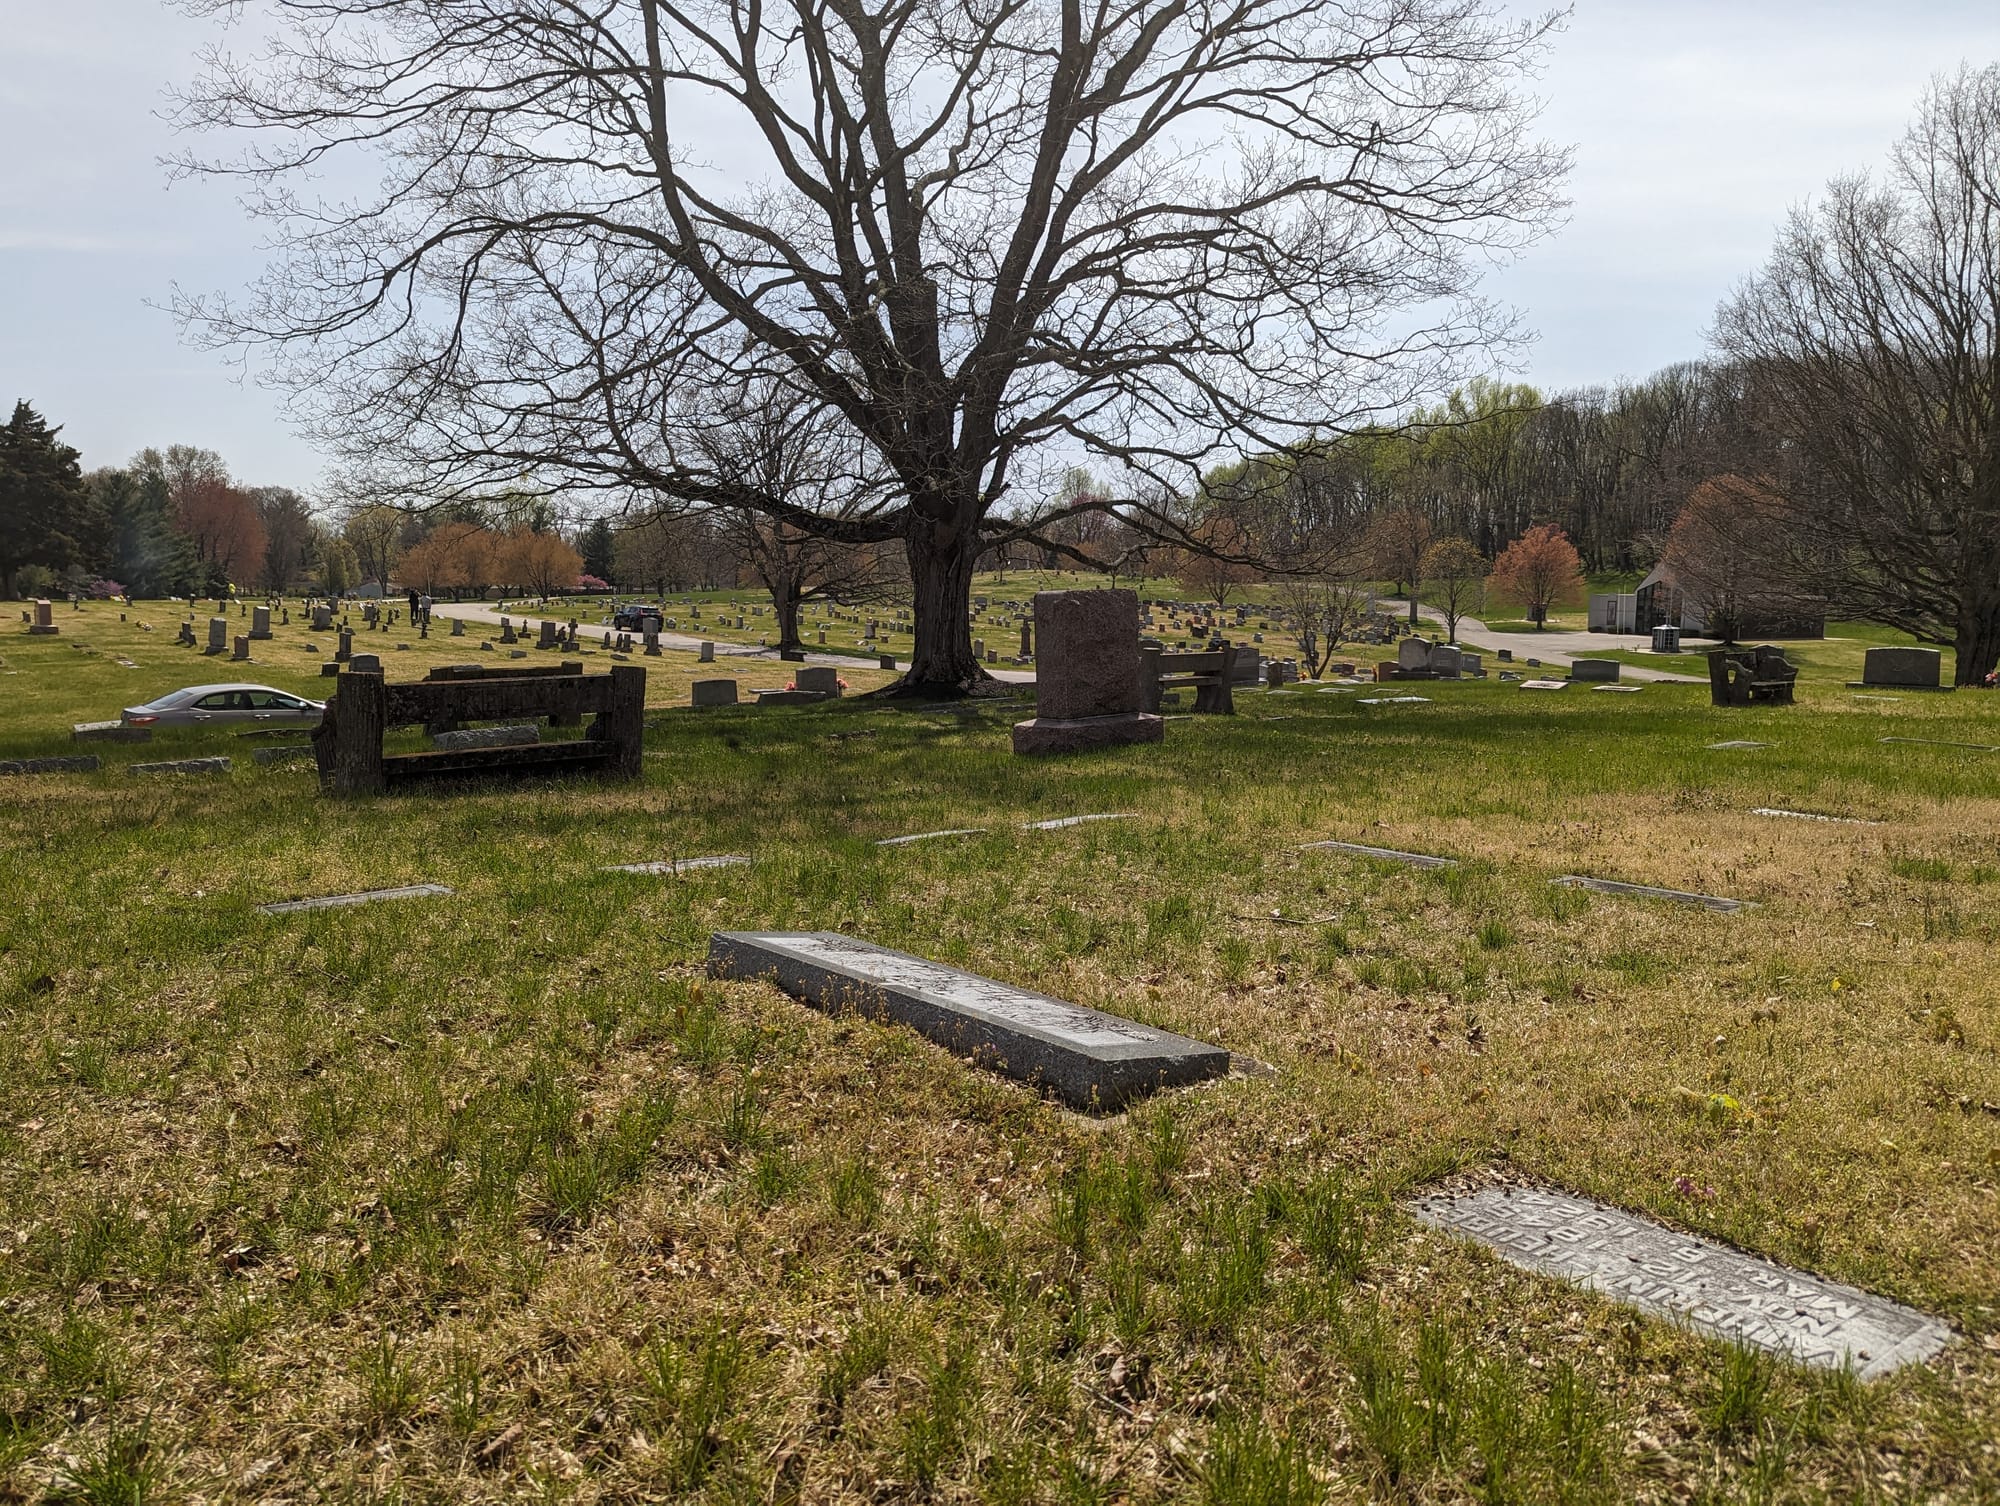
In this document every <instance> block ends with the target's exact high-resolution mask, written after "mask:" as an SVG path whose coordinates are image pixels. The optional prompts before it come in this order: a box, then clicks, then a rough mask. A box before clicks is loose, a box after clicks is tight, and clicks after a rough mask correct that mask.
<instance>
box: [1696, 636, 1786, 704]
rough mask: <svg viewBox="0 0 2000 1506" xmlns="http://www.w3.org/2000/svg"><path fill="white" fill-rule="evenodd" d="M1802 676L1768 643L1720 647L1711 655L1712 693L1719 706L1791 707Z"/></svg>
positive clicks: (1709, 674)
mask: <svg viewBox="0 0 2000 1506" xmlns="http://www.w3.org/2000/svg"><path fill="white" fill-rule="evenodd" d="M1798 678H1799V667H1798V666H1797V665H1796V664H1793V663H1791V662H1790V661H1789V660H1787V659H1786V658H1785V653H1784V650H1783V649H1780V648H1775V647H1773V646H1772V645H1771V644H1768V643H1766V644H1760V645H1759V646H1758V647H1756V648H1745V649H1726V648H1718V649H1714V650H1711V651H1710V653H1709V656H1708V696H1709V699H1710V700H1711V701H1712V702H1713V703H1714V704H1716V705H1717V706H1750V705H1755V704H1764V705H1771V706H1789V705H1791V704H1792V688H1793V686H1794V684H1795V683H1796V682H1797V680H1798Z"/></svg>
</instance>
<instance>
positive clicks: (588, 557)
mask: <svg viewBox="0 0 2000 1506" xmlns="http://www.w3.org/2000/svg"><path fill="white" fill-rule="evenodd" d="M616 545H617V539H616V537H615V536H614V535H613V534H612V532H611V521H610V519H608V518H597V519H594V520H593V521H592V522H591V524H590V526H589V527H588V528H586V529H584V531H583V536H582V537H581V538H579V539H578V540H577V541H576V547H577V549H578V550H579V551H580V552H581V553H582V555H583V573H584V574H585V575H594V576H596V577H597V578H598V579H599V580H610V579H611V575H612V571H613V569H614V568H615V567H614V565H613V563H612V555H613V553H614V552H615V548H616Z"/></svg>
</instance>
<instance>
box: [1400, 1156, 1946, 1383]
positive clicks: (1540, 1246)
mask: <svg viewBox="0 0 2000 1506" xmlns="http://www.w3.org/2000/svg"><path fill="white" fill-rule="evenodd" d="M1414 1211H1415V1213H1416V1216H1417V1218H1418V1219H1419V1220H1420V1221H1422V1222H1423V1223H1426V1224H1429V1225H1430V1226H1431V1227H1432V1228H1435V1229H1443V1230H1446V1231H1449V1232H1451V1233H1455V1234H1467V1235H1470V1236H1472V1237H1473V1238H1474V1239H1476V1240H1478V1241H1480V1242H1481V1243H1482V1244H1485V1245H1488V1246H1490V1247H1491V1248H1492V1249H1494V1250H1496V1251H1497V1252H1498V1253H1499V1254H1501V1255H1502V1256H1504V1257H1505V1258H1506V1259H1508V1260H1509V1261H1512V1262H1513V1263H1514V1264H1515V1265H1518V1266H1522V1267H1524V1268H1526V1269H1528V1270H1531V1271H1539V1272H1541V1273H1543V1274H1544V1275H1549V1276H1560V1277H1563V1278H1564V1279H1566V1280H1570V1281H1575V1282H1577V1283H1579V1284H1581V1285H1583V1286H1586V1287H1589V1288H1590V1289H1591V1290H1593V1291H1596V1292H1601V1293H1602V1294H1603V1295H1605V1296H1607V1297H1610V1298H1612V1299H1614V1300H1616V1301H1619V1302H1626V1303H1630V1304H1631V1305H1632V1306H1634V1307H1637V1308H1639V1309H1641V1310H1642V1311H1645V1312H1650V1313H1655V1314H1658V1315H1660V1316H1662V1317H1668V1318H1677V1319H1680V1320H1682V1321H1684V1322H1686V1323H1688V1324H1689V1325H1691V1326H1692V1327H1694V1328H1697V1329H1699V1330H1701V1331H1702V1332H1704V1333H1708V1334H1711V1335H1713V1336H1715V1337H1716V1338H1720V1339H1731V1340H1735V1341H1737V1342H1739V1343H1743V1344H1751V1345H1755V1346H1756V1347H1758V1348H1760V1349H1768V1350H1771V1351H1773V1352H1775V1353H1778V1354H1783V1355H1787V1356H1789V1357H1790V1358H1792V1359H1795V1360H1798V1361H1800V1362H1802V1363H1804V1364H1808V1365H1819V1366H1823V1367H1826V1368H1829V1369H1838V1368H1840V1367H1842V1366H1844V1365H1848V1364H1852V1365H1853V1366H1854V1369H1855V1373H1856V1374H1857V1375H1858V1376H1859V1377H1860V1378H1861V1379H1862V1380H1875V1379H1877V1378H1878V1377H1881V1376H1884V1375H1887V1374H1889V1373H1890V1372H1891V1371H1893V1370H1896V1369H1898V1368H1900V1367H1901V1366H1903V1365H1907V1364H1914V1363H1917V1362H1919V1361H1922V1360H1927V1359H1929V1358H1930V1357H1931V1356H1932V1355H1934V1354H1936V1353H1937V1352H1938V1351H1939V1350H1940V1349H1942V1348H1943V1347H1944V1346H1945V1344H1946V1343H1947V1342H1949V1341H1950V1338H1951V1329H1950V1328H1949V1327H1948V1326H1946V1325H1945V1324H1944V1323H1943V1322H1941V1321H1939V1320H1938V1319H1936V1318H1932V1317H1929V1316H1927V1315H1925V1314H1923V1313H1920V1312H1918V1311H1916V1310H1915V1309H1914V1308H1909V1307H1905V1306H1903V1305H1902V1304H1901V1303H1897V1302H1891V1301H1888V1300H1887V1299H1885V1298H1882V1297H1876V1296H1872V1295H1870V1294H1869V1293H1867V1292H1864V1291H1860V1290H1858V1289H1857V1288H1855V1287H1851V1286H1842V1285H1840V1284H1838V1283H1837V1282H1832V1281H1823V1280H1821V1279H1820V1278H1819V1277H1817V1276H1810V1275H1807V1274H1806V1273H1805V1272H1803V1271H1795V1270H1791V1269H1789V1268H1788V1267H1785V1266H1781V1265H1777V1264H1774V1263H1773V1262H1771V1261H1768V1260H1762V1259H1759V1258H1758V1257H1756V1256H1754V1255H1745V1254H1744V1253H1742V1252H1741V1251H1740V1250H1732V1249H1730V1248H1729V1247H1728V1246H1727V1245H1722V1244H1717V1243H1716V1242H1715V1241H1713V1240H1707V1239H1699V1238H1696V1237H1695V1236H1693V1235H1689V1234H1677V1233H1675V1232H1674V1231H1673V1230H1671V1229H1664V1228H1662V1227H1660V1226H1659V1225H1658V1224H1655V1223H1652V1222H1650V1221H1649V1220H1646V1219H1643V1218H1639V1217H1637V1216H1636V1215H1634V1214H1630V1213H1626V1212H1623V1211H1622V1210H1620V1209H1617V1208H1610V1207H1606V1206H1605V1205H1604V1204H1602V1203H1596V1202H1592V1201H1590V1200H1589V1199H1586V1198H1579V1197H1572V1196H1570V1195H1569V1194H1567V1193H1562V1192H1550V1191H1544V1190H1542V1189H1538V1188H1525V1187H1487V1188H1482V1189H1480V1190H1479V1191H1476V1192H1471V1193H1465V1194H1460V1195H1445V1196H1438V1197H1431V1198H1426V1199H1424V1200H1423V1201H1422V1202H1420V1203H1418V1204H1417V1205H1416V1208H1415V1210H1414Z"/></svg>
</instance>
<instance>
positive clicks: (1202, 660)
mask: <svg viewBox="0 0 2000 1506" xmlns="http://www.w3.org/2000/svg"><path fill="white" fill-rule="evenodd" d="M1233 659H1234V651H1233V650H1231V649H1229V648H1227V647H1224V648H1220V649H1214V650H1211V651H1209V652H1207V653H1193V654H1170V653H1168V652H1167V651H1166V650H1165V649H1161V648H1152V647H1148V646H1145V645H1141V647H1140V649H1139V707H1140V709H1141V710H1142V711H1147V712H1154V713H1157V712H1158V711H1159V709H1160V704H1161V702H1162V700H1163V699H1164V698H1165V697H1166V696H1168V695H1170V694H1171V693H1173V692H1174V691H1177V690H1189V689H1191V690H1193V691H1194V709H1195V710H1196V711H1197V712H1199V713H1201V714H1203V715H1205V716H1234V715H1235V714H1236V698H1235V696H1234V694H1233V693H1232V691H1231V689H1230V684H1231V681H1232V680H1233V679H1234V674H1233V671H1234V668H1235V665H1234V663H1233Z"/></svg>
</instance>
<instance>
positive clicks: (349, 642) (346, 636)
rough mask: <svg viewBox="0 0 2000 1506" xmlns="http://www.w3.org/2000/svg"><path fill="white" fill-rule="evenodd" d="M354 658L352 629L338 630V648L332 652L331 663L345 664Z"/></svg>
mask: <svg viewBox="0 0 2000 1506" xmlns="http://www.w3.org/2000/svg"><path fill="white" fill-rule="evenodd" d="M353 657H354V629H353V628H342V629H341V630H340V646H339V647H338V648H336V649H335V650H334V651H333V662H334V663H336V664H345V663H347V662H348V661H349V660H351V659H352V658H353Z"/></svg>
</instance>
